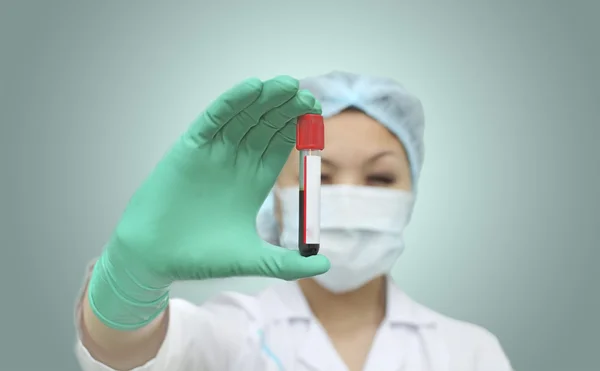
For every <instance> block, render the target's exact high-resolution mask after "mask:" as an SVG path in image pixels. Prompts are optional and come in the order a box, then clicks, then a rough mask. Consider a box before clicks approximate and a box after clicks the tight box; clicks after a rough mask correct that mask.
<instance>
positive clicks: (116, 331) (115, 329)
mask: <svg viewBox="0 0 600 371" xmlns="http://www.w3.org/2000/svg"><path fill="white" fill-rule="evenodd" d="M118 263H119V261H118V259H117V258H115V257H113V256H111V255H109V254H108V253H107V252H105V253H104V254H103V255H102V256H101V257H100V258H99V259H98V261H96V263H95V264H94V266H93V268H92V269H91V271H90V272H89V273H90V275H89V280H88V281H87V285H86V287H85V288H84V294H83V295H82V298H81V302H80V306H79V308H78V309H77V310H78V314H79V319H78V321H79V324H78V325H79V327H80V328H81V333H80V337H81V342H82V344H83V346H84V347H85V348H86V349H87V351H88V352H89V353H90V355H91V356H92V357H93V358H94V359H96V360H97V361H99V362H101V363H103V364H104V365H106V366H109V367H111V368H112V369H115V370H131V369H133V368H135V367H138V366H142V365H144V364H145V363H147V362H148V361H150V360H151V359H154V358H155V357H156V355H157V353H158V351H159V349H160V347H161V345H162V343H163V341H164V339H165V337H166V333H167V327H168V318H169V311H168V307H167V303H168V291H167V290H148V288H147V287H143V288H142V287H139V286H138V285H139V281H138V280H137V279H136V278H135V277H134V275H133V274H132V273H131V272H129V271H126V270H124V269H122V268H121V267H122V266H123V265H122V264H118ZM121 263H122V262H121ZM163 303H164V304H163Z"/></svg>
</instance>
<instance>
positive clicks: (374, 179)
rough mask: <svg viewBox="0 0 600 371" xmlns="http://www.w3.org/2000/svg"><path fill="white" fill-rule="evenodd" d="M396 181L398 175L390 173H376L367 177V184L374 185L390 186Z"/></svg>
mask: <svg viewBox="0 0 600 371" xmlns="http://www.w3.org/2000/svg"><path fill="white" fill-rule="evenodd" d="M395 182H396V177H395V176H393V175H390V174H374V175H369V176H368V177H367V184H368V185H372V186H379V187H383V186H389V185H391V184H394V183H395Z"/></svg>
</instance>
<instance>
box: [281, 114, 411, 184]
mask: <svg viewBox="0 0 600 371" xmlns="http://www.w3.org/2000/svg"><path fill="white" fill-rule="evenodd" d="M298 156H299V155H298V151H296V150H293V151H292V153H291V155H290V157H289V159H288V161H287V163H286V164H285V166H284V167H283V170H282V171H281V173H280V175H279V178H278V179H277V185H278V186H279V187H282V188H283V187H296V186H298V161H299V158H298ZM322 156H323V157H322V166H321V182H322V184H324V185H328V184H348V185H359V186H373V187H385V188H395V189H402V190H406V191H410V190H411V173H410V165H409V162H408V159H407V156H406V153H405V151H404V147H403V146H402V144H401V143H400V141H399V140H398V139H397V138H396V136H394V135H393V134H392V133H390V132H389V131H388V130H387V129H386V128H385V127H384V126H383V125H381V124H380V123H378V122H377V121H375V120H374V119H372V118H370V117H369V116H367V115H365V114H364V113H362V112H360V111H356V110H347V111H344V112H342V113H340V114H338V115H336V116H333V117H330V118H328V119H326V120H325V149H324V150H323V152H322Z"/></svg>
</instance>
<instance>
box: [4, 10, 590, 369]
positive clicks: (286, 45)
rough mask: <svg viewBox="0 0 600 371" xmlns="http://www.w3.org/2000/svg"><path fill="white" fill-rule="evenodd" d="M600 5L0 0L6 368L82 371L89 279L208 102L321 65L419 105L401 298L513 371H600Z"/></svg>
mask: <svg viewBox="0 0 600 371" xmlns="http://www.w3.org/2000/svg"><path fill="white" fill-rule="evenodd" d="M594 3H596V4H597V2H593V1H589V2H583V1H569V2H567V1H563V2H562V5H559V4H554V3H552V2H551V1H511V2H507V1H497V2H491V1H488V2H486V1H471V2H470V3H466V2H457V1H454V2H450V1H447V2H435V4H434V2H422V1H413V2H406V1H405V2H403V1H354V2H353V1H341V0H330V1H298V2H292V1H241V0H240V1H236V2H233V1H219V2H205V1H196V2H191V1H188V2H185V1H180V2H167V1H163V2H160V5H157V4H159V3H158V2H155V3H152V2H149V1H114V2H108V1H73V2H70V3H67V2H64V1H39V2H37V3H35V2H32V1H25V0H23V1H10V2H6V1H4V2H1V4H2V5H0V41H1V42H2V44H1V49H0V53H1V59H0V63H1V64H2V65H1V69H0V73H1V75H0V83H1V85H0V86H1V87H2V91H1V93H2V96H1V97H2V101H1V102H2V110H1V111H0V114H1V115H2V118H1V121H0V122H1V123H2V126H1V127H2V132H1V136H0V138H1V141H2V147H1V148H2V152H3V155H2V169H1V173H0V174H1V175H0V176H1V180H2V181H1V185H2V190H1V195H2V200H1V201H2V204H1V207H2V214H1V216H2V219H1V220H0V221H1V222H2V223H1V226H2V230H1V234H0V237H1V239H0V243H1V246H2V248H1V250H0V251H1V252H2V257H1V259H0V263H1V265H2V269H1V270H0V275H1V281H0V283H1V285H2V286H1V287H2V293H1V296H0V297H1V299H0V302H1V303H2V305H1V306H0V308H1V309H0V310H1V316H0V321H2V323H1V327H0V370H11V371H21V370H52V371H54V370H61V371H69V370H76V369H77V368H76V364H75V361H74V358H73V354H72V346H73V341H74V329H73V325H72V305H73V301H74V299H75V295H76V293H77V290H78V288H79V285H80V280H81V275H82V273H83V270H84V267H85V264H86V262H87V261H89V260H90V259H91V258H92V257H94V256H95V255H97V254H98V253H99V252H100V250H101V247H102V244H103V242H104V241H105V240H106V238H107V236H108V235H109V234H110V232H111V230H112V228H113V227H114V225H115V223H116V221H117V218H118V217H119V214H120V212H121V210H122V209H123V207H124V205H125V203H126V202H127V200H128V198H129V196H130V195H131V193H132V192H133V191H134V190H135V188H136V187H137V186H138V184H139V183H140V182H141V181H142V179H143V178H144V177H145V175H146V174H148V172H149V171H150V170H151V169H152V167H153V165H154V163H155V162H156V161H157V160H158V159H159V158H160V156H161V155H162V153H163V151H164V150H165V149H166V147H167V146H168V145H169V144H170V143H171V142H172V141H173V140H174V139H175V138H176V136H177V135H178V134H179V133H180V132H181V131H182V130H184V128H185V127H186V126H187V123H188V122H189V121H190V120H191V119H192V118H194V117H195V116H196V115H197V114H198V113H199V112H200V111H201V110H202V109H203V107H205V105H206V104H207V103H208V102H209V101H210V100H211V99H212V98H214V97H216V96H217V95H218V94H219V93H220V92H222V91H223V90H224V89H226V88H228V87H229V86H230V85H232V84H233V83H235V82H237V81H239V80H241V79H243V78H245V77H249V76H258V77H261V78H268V77H272V76H274V75H277V74H291V75H293V76H296V77H304V76H307V75H312V74H318V73H323V72H328V71H330V70H332V69H342V70H349V71H354V72H359V73H370V74H379V75H386V76H391V77H393V78H396V79H397V80H399V81H401V82H402V83H404V84H405V86H406V87H407V88H408V89H409V90H411V91H412V92H414V93H415V94H416V95H417V96H419V97H420V98H421V99H422V101H423V104H424V107H425V111H426V117H427V129H426V147H427V152H426V160H425V167H424V171H423V176H422V181H421V193H420V195H419V197H420V198H419V201H418V203H417V209H416V213H415V215H414V219H413V221H412V224H411V226H410V227H409V229H408V236H407V243H408V248H407V250H406V253H405V255H404V256H403V257H402V260H401V263H400V264H399V266H398V268H397V269H396V271H395V275H396V277H397V278H398V280H399V282H400V283H401V285H402V286H403V287H404V288H405V289H406V291H408V292H409V293H410V294H411V295H412V296H413V297H414V298H415V299H417V300H419V301H421V302H423V303H424V304H426V305H428V306H430V307H432V308H434V309H436V310H439V311H441V312H443V313H445V314H448V315H451V316H454V317H457V318H460V319H464V320H468V321H471V322H475V323H478V324H481V325H483V326H485V327H487V328H488V329H490V330H491V331H492V332H493V333H495V334H496V335H497V336H498V337H499V338H500V340H501V342H502V344H503V345H504V347H505V349H506V352H507V353H508V355H509V357H510V358H511V360H512V361H513V363H514V366H515V367H516V368H517V369H518V370H523V371H525V370H531V371H593V370H596V371H597V370H600V366H599V364H600V361H599V360H598V357H600V338H599V334H600V319H599V317H598V316H599V314H600V289H599V287H598V284H599V281H600V279H599V276H600V270H599V269H598V260H599V257H600V254H599V252H598V247H599V246H598V237H597V236H598V231H599V230H600V221H599V220H600V217H599V212H598V210H599V208H600V196H599V190H600V122H599V119H598V114H599V113H600V110H599V107H600V94H599V93H598V85H599V83H600V73H599V67H598V66H600V57H599V54H598V50H599V41H598V40H599V39H598V35H599V34H600V27H599V24H600V20H599V14H600V9H599V7H598V5H595V4H594ZM567 4H568V5H567ZM264 284H265V282H263V281H260V280H250V279H248V280H233V281H222V282H218V283H213V282H205V283H203V284H194V285H190V284H181V285H178V286H177V287H176V289H175V291H176V293H178V294H182V295H185V296H187V297H188V298H190V299H192V300H196V301H200V300H202V299H204V298H205V297H206V296H208V295H209V294H211V293H212V292H215V291H217V290H220V289H223V288H236V289H240V290H245V291H253V290H256V289H258V288H259V287H261V286H263V285H264ZM382 371H383V370H382Z"/></svg>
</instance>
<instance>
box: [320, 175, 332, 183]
mask: <svg viewBox="0 0 600 371" xmlns="http://www.w3.org/2000/svg"><path fill="white" fill-rule="evenodd" d="M321 184H331V176H330V175H328V174H323V173H321Z"/></svg>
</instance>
